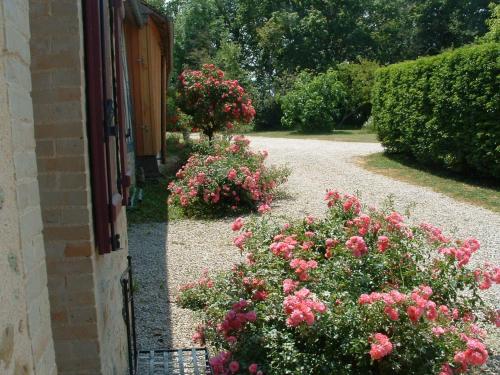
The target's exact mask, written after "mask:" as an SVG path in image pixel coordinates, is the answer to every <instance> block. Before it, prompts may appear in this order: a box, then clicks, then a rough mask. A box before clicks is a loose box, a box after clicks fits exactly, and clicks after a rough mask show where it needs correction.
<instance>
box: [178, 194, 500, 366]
mask: <svg viewBox="0 0 500 375" xmlns="http://www.w3.org/2000/svg"><path fill="white" fill-rule="evenodd" d="M326 201H327V205H328V207H329V209H328V212H327V215H326V217H325V218H322V219H317V218H313V217H310V216H309V217H306V218H305V219H303V220H297V221H293V222H288V223H285V224H284V225H283V221H282V219H281V220H280V219H275V218H273V216H272V215H271V214H265V215H264V216H263V217H262V218H261V219H256V218H250V219H245V220H243V219H241V218H240V219H237V220H236V221H235V222H234V223H233V226H232V228H233V230H234V231H237V232H238V237H237V241H236V244H237V246H238V247H239V248H240V249H241V250H242V251H244V252H245V253H246V254H247V261H246V262H245V263H243V264H238V265H235V266H234V268H233V269H232V270H231V271H228V272H223V273H221V274H218V275H217V276H215V277H214V278H213V279H212V278H210V280H209V281H207V280H206V278H207V276H206V275H205V276H204V279H203V281H202V282H201V283H197V284H193V285H190V286H188V287H187V289H185V290H184V291H182V292H181V293H180V295H179V303H180V305H181V306H183V307H186V308H190V309H192V310H196V311H198V312H199V313H200V315H201V317H202V318H203V325H202V326H201V327H200V328H199V329H198V333H197V334H196V338H197V339H198V340H200V339H201V338H202V339H203V342H204V340H207V342H208V343H209V344H210V347H211V348H213V349H215V350H216V351H218V352H219V354H218V355H216V356H215V357H214V358H212V359H211V360H210V363H211V364H212V365H213V368H214V371H215V374H276V375H282V374H325V375H327V374H328V375H329V374H410V373H411V374H440V375H446V374H458V373H465V372H469V371H472V370H473V369H474V368H477V367H478V366H482V365H484V364H485V363H486V361H487V360H488V350H487V348H486V346H485V344H484V338H485V335H486V331H485V330H484V328H482V327H483V324H485V323H487V322H488V321H491V320H493V321H494V322H495V324H496V325H497V326H500V319H499V312H498V311H496V312H495V311H494V310H490V309H489V308H488V307H487V305H486V303H485V302H484V301H483V300H482V299H481V298H480V296H479V291H480V290H481V289H487V288H489V287H491V286H492V284H494V283H499V282H500V268H498V267H493V266H491V265H487V266H486V267H485V268H477V269H475V270H474V269H469V268H468V267H466V265H467V264H468V263H469V260H470V258H471V257H472V256H473V255H474V254H475V253H476V252H478V251H479V249H480V244H479V242H478V241H477V240H476V239H474V238H468V239H466V240H452V239H450V238H448V237H446V236H445V235H444V234H443V233H442V231H441V230H440V229H439V228H437V227H435V226H432V225H430V224H427V223H425V224H422V225H420V226H412V225H409V224H408V223H407V222H405V218H404V217H403V216H402V215H400V214H399V213H397V212H394V211H392V210H390V209H389V210H377V209H375V208H368V209H367V208H366V207H364V206H363V205H362V204H361V202H360V201H359V199H358V198H357V197H355V196H353V195H348V194H345V195H343V194H340V193H339V192H336V191H330V192H328V194H327V195H326ZM245 221H246V222H245ZM208 282H210V286H207V285H208ZM257 297H258V298H257ZM200 332H201V333H200Z"/></svg>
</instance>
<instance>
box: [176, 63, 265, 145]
mask: <svg viewBox="0 0 500 375" xmlns="http://www.w3.org/2000/svg"><path fill="white" fill-rule="evenodd" d="M177 101H178V103H179V107H180V108H181V109H182V111H183V112H184V113H186V114H188V115H190V116H192V118H193V123H194V124H196V126H197V127H199V128H200V129H201V130H202V131H203V133H205V134H206V135H207V136H208V137H209V138H210V140H211V139H212V138H213V136H214V133H215V132H217V131H221V130H231V129H232V128H233V127H234V124H233V123H234V122H240V123H249V122H251V121H252V120H253V118H254V117H255V109H254V107H253V105H252V100H251V99H250V98H249V97H248V95H247V93H246V92H245V89H244V88H243V87H241V86H240V85H239V83H238V81H234V80H227V79H224V72H223V71H222V70H220V69H218V68H217V67H215V66H214V65H213V64H205V65H203V67H202V69H201V70H185V71H183V72H182V73H181V75H180V76H179V83H178V97H177Z"/></svg>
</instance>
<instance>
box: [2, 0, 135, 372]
mask: <svg viewBox="0 0 500 375" xmlns="http://www.w3.org/2000/svg"><path fill="white" fill-rule="evenodd" d="M30 29H31V32H30ZM30 39H31V41H30ZM86 108H87V103H86V85H85V50H84V32H83V12H82V1H79V0H3V1H0V284H1V288H0V374H2V375H4V374H5V375H11V374H12V375H24V374H26V375H27V374H36V375H53V374H61V375H99V374H102V375H108V374H109V375H115V374H116V375H123V374H125V373H126V372H127V348H126V334H125V325H124V322H123V319H122V295H121V288H120V276H121V274H122V272H123V271H124V270H125V268H126V256H127V239H126V236H123V235H122V238H121V246H122V249H121V250H119V251H116V252H114V253H111V254H106V255H99V254H98V252H97V250H96V247H95V239H94V229H93V228H94V223H93V207H92V190H91V171H90V167H89V165H90V159H89V144H88V143H89V142H88V134H87V113H86ZM117 223H118V227H120V229H121V230H120V232H121V233H124V234H126V217H125V210H124V209H122V210H121V213H120V217H118V220H117Z"/></svg>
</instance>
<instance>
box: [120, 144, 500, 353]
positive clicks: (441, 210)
mask: <svg viewBox="0 0 500 375" xmlns="http://www.w3.org/2000/svg"><path fill="white" fill-rule="evenodd" d="M252 145H253V147H255V148H256V149H261V150H262V149H266V150H268V151H269V155H270V157H269V162H270V163H272V164H287V165H289V166H290V167H291V168H292V175H291V176H290V179H289V181H288V183H287V186H286V188H287V190H288V192H289V193H290V196H291V197H292V198H289V199H286V200H282V201H278V202H276V204H275V205H274V207H273V209H274V210H275V211H276V212H277V213H280V214H288V215H291V216H294V217H300V216H303V215H306V214H312V215H316V216H321V215H322V214H323V213H324V212H325V205H324V202H323V197H324V193H325V190H326V189H328V188H334V189H338V190H340V191H343V192H351V193H356V192H357V193H358V194H359V195H360V196H361V198H362V200H363V201H364V202H365V203H369V204H373V205H380V204H382V202H383V200H384V198H386V197H387V196H388V195H392V196H393V197H394V200H395V202H396V208H397V209H398V210H399V211H402V212H404V210H405V209H406V208H407V207H408V206H413V208H412V210H411V211H412V220H414V221H416V222H421V221H427V222H430V223H433V224H435V225H438V226H441V227H442V228H444V229H445V230H446V232H447V233H448V234H452V235H454V236H456V237H461V238H465V237H468V236H475V237H477V238H478V239H479V240H480V241H481V243H482V250H481V251H480V253H478V254H476V259H475V260H476V262H477V261H480V262H481V263H482V262H484V261H490V262H492V263H497V264H498V263H500V256H499V253H498V250H499V249H500V215H498V214H495V213H493V212H491V211H488V210H486V209H483V208H479V207H475V206H472V205H470V204H466V203H461V202H458V201H455V200H453V199H451V198H448V197H446V196H444V195H442V194H439V193H436V192H433V191H432V190H430V189H427V188H423V187H418V186H413V185H410V184H408V183H404V182H400V181H396V180H393V179H390V178H387V177H384V176H382V175H378V174H374V173H371V172H369V171H366V170H364V169H362V168H361V167H359V166H358V165H357V164H356V161H355V158H356V157H358V156H361V155H367V154H370V153H374V152H380V151H382V147H381V146H380V145H379V144H376V143H344V142H329V141H316V140H297V139H280V138H262V137H254V138H252ZM230 222H231V220H218V221H207V222H205V221H193V220H184V221H179V222H173V223H169V224H168V228H167V226H166V224H147V225H135V226H132V228H131V230H130V233H129V237H130V252H131V255H132V256H133V259H134V265H135V273H136V275H137V277H136V278H137V279H139V281H138V282H139V287H138V292H137V295H138V297H137V299H138V302H137V305H138V313H137V321H138V326H139V336H140V337H141V340H140V345H141V346H142V347H143V348H146V347H147V349H150V348H159V347H177V348H179V347H189V346H192V343H191V340H190V337H191V335H192V332H193V327H194V325H195V323H194V320H193V317H192V315H191V313H190V312H189V311H186V310H182V309H180V308H178V307H177V306H176V305H175V303H174V302H175V295H176V293H177V290H178V288H179V286H180V285H183V284H185V283H187V282H190V281H193V280H194V279H196V278H197V277H198V276H199V274H200V273H201V272H202V271H203V270H204V269H210V270H218V269H223V268H228V267H230V266H231V265H232V264H233V263H234V262H237V261H239V260H240V255H239V252H238V251H237V249H236V248H235V247H234V246H232V244H231V240H232V238H233V235H232V233H231V231H230V226H229V224H230ZM167 229H168V230H167ZM167 231H168V236H167V234H166V233H167ZM165 248H166V249H167V250H166V251H165ZM164 280H166V283H165V282H164ZM165 284H166V288H165ZM161 285H163V286H164V287H163V288H162V287H161ZM498 289H499V288H492V290H491V292H490V293H489V295H488V298H489V299H492V300H493V301H494V302H495V303H496V305H497V306H498V305H500V302H499V292H500V291H499V290H498ZM158 297H160V299H161V300H160V301H158V299H159V298H158ZM493 341H494V342H493V346H494V347H495V348H496V350H495V352H497V353H498V348H499V347H500V346H499V345H498V342H499V338H498V335H496V336H495V337H493Z"/></svg>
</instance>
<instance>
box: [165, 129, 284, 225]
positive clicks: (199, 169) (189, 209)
mask: <svg viewBox="0 0 500 375" xmlns="http://www.w3.org/2000/svg"><path fill="white" fill-rule="evenodd" d="M249 144H250V141H249V140H248V139H247V138H245V137H243V136H235V137H233V138H232V140H231V141H227V140H217V141H216V142H212V143H211V144H208V143H201V144H195V145H193V147H194V153H193V154H192V155H191V157H190V158H189V159H188V161H187V163H186V164H185V165H184V166H183V167H182V168H181V169H180V170H179V171H178V172H177V174H176V177H177V178H176V180H174V181H172V182H171V183H170V184H169V186H168V189H169V190H170V193H171V194H170V196H169V204H173V205H177V206H179V207H181V208H182V209H183V210H184V212H185V213H186V214H188V215H197V214H205V215H206V214H223V213H225V212H226V211H233V212H235V211H239V210H248V209H250V210H256V209H258V210H259V212H261V213H265V212H268V211H269V210H270V206H269V205H270V203H271V202H272V200H273V198H274V193H275V190H276V188H277V187H278V186H279V185H280V184H282V183H284V182H285V181H286V179H287V178H288V175H289V170H288V169H287V168H284V167H274V166H271V167H267V166H266V165H264V160H265V158H266V155H267V154H265V153H262V152H254V151H252V150H250V148H249Z"/></svg>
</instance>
